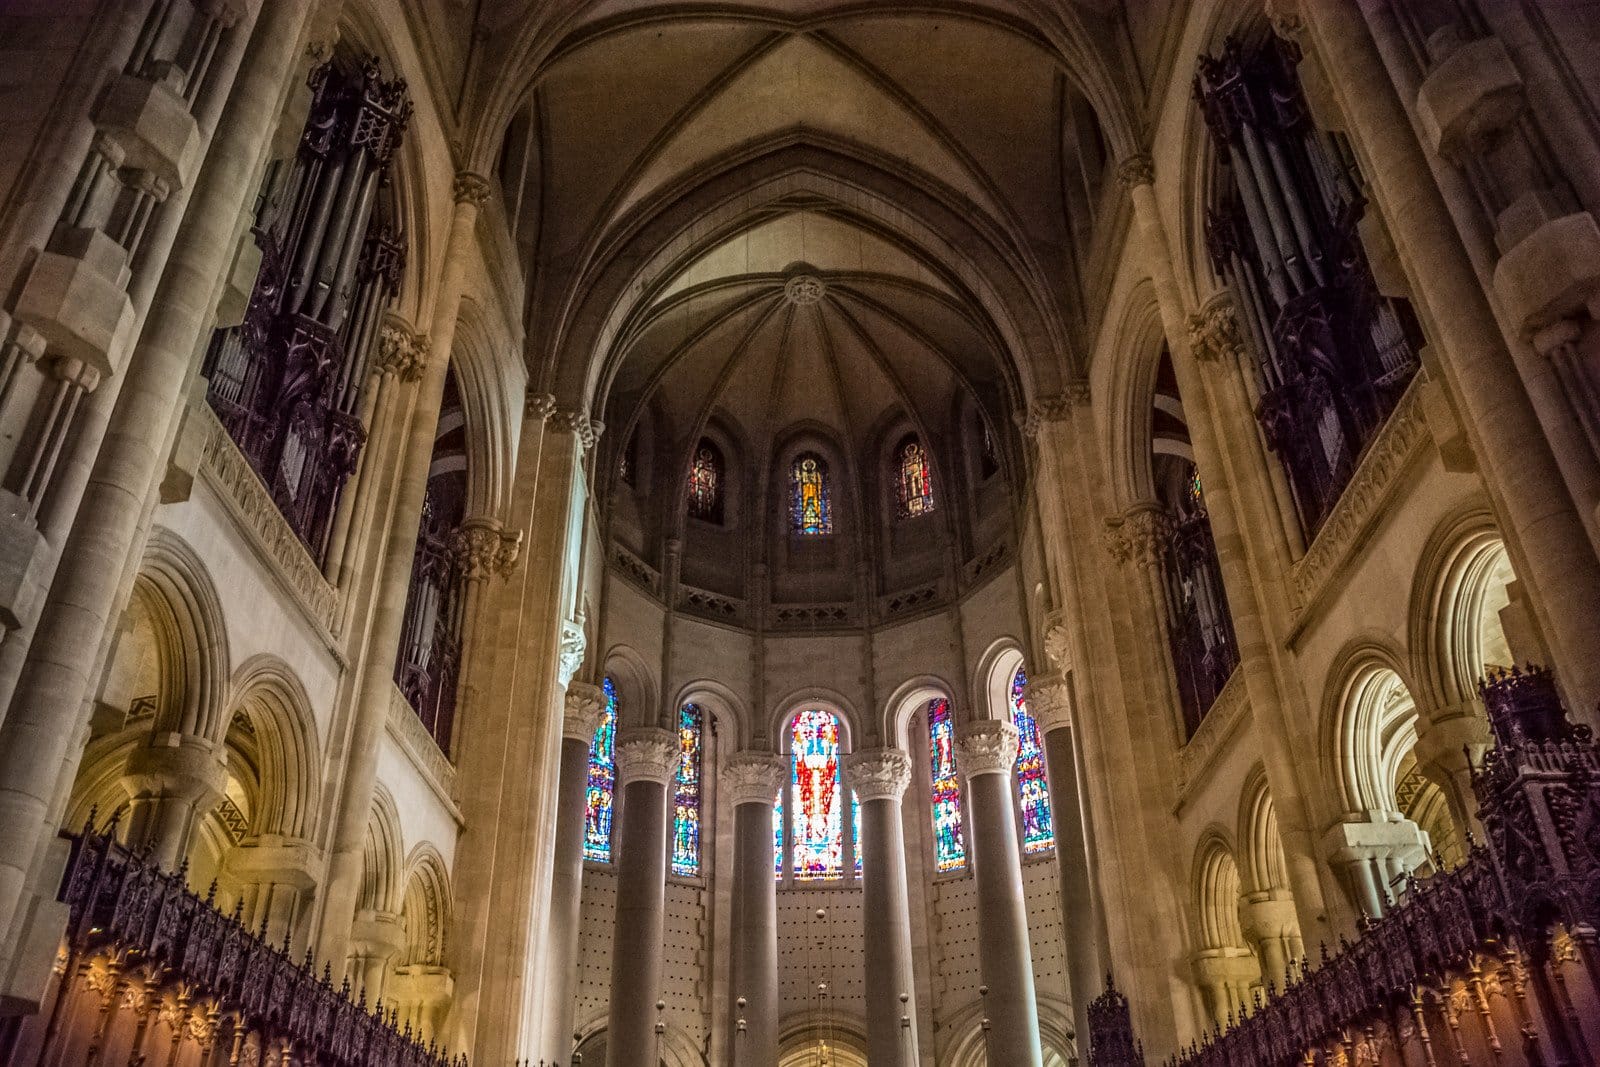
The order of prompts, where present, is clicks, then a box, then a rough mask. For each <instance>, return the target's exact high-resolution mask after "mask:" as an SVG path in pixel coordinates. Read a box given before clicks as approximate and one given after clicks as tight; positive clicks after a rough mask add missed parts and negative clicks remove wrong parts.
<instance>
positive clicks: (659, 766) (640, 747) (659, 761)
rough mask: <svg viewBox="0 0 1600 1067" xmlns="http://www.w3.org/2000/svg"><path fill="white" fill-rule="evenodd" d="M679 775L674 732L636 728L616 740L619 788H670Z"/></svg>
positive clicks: (676, 740) (651, 728) (624, 732)
mask: <svg viewBox="0 0 1600 1067" xmlns="http://www.w3.org/2000/svg"><path fill="white" fill-rule="evenodd" d="M677 773H678V735H677V734H675V733H673V732H672V731H671V730H663V729H661V728H660V727H658V726H635V727H633V728H632V729H629V730H626V731H623V732H622V733H621V734H620V735H619V736H618V737H617V781H618V782H619V783H620V784H622V785H626V784H627V783H629V782H655V783H656V784H658V785H670V784H671V783H672V779H673V776H674V775H676V774H677ZM774 793H776V791H774Z"/></svg>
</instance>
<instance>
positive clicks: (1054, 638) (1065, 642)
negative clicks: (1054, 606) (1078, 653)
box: [1044, 611, 1072, 674]
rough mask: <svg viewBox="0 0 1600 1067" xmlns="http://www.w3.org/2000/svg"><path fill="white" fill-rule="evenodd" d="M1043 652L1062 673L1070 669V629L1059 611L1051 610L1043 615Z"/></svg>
mask: <svg viewBox="0 0 1600 1067" xmlns="http://www.w3.org/2000/svg"><path fill="white" fill-rule="evenodd" d="M1044 654H1045V655H1046V656H1047V657H1048V658H1049V660H1050V663H1051V665H1052V666H1053V667H1055V669H1056V670H1058V671H1060V672H1061V673H1062V674H1065V673H1066V672H1067V671H1070V670H1071V669H1072V631H1071V630H1069V629H1068V628H1067V620H1066V617H1065V616H1063V615H1062V614H1061V612H1059V611H1052V612H1051V613H1050V614H1049V615H1047V616H1046V617H1045V620H1044Z"/></svg>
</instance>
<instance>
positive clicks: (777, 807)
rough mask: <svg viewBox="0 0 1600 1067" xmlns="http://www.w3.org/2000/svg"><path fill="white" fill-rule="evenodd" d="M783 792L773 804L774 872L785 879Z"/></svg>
mask: <svg viewBox="0 0 1600 1067" xmlns="http://www.w3.org/2000/svg"><path fill="white" fill-rule="evenodd" d="M783 794H784V790H783V789H782V788H780V789H779V790H778V802H777V803H776V804H774V805H773V806H772V872H773V873H774V874H776V875H777V876H778V880H779V881H782V880H783Z"/></svg>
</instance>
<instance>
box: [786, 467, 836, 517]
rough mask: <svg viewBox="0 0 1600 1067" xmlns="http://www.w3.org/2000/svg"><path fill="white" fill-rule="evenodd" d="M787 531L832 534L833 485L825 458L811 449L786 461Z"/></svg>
mask: <svg viewBox="0 0 1600 1067" xmlns="http://www.w3.org/2000/svg"><path fill="white" fill-rule="evenodd" d="M789 532H790V533H791V534H792V535H794V536H795V537H826V536H829V535H831V534H832V533H833V485H832V479H831V477H830V472H829V470H828V461H827V460H825V459H823V458H822V457H821V456H820V455H818V454H817V453H816V452H813V451H805V452H801V453H800V454H799V455H797V456H795V457H794V461H793V462H792V463H790V464H789Z"/></svg>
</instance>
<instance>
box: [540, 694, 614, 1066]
mask: <svg viewBox="0 0 1600 1067" xmlns="http://www.w3.org/2000/svg"><path fill="white" fill-rule="evenodd" d="M605 710H606V695H605V691H604V690H602V689H601V688H600V687H599V686H597V685H590V684H589V683H587V682H571V683H569V684H568V685H567V693H566V697H565V713H564V715H563V716H562V720H561V777H560V780H559V783H558V785H557V787H556V789H557V797H556V854H555V863H554V866H553V871H552V874H551V886H550V941H549V946H548V951H547V953H546V961H547V962H546V964H545V967H546V970H545V975H546V977H545V988H546V991H547V992H546V995H545V1043H546V1044H548V1045H552V1046H553V1047H552V1050H551V1055H553V1056H554V1062H556V1063H565V1062H566V1057H567V1054H568V1053H569V1052H570V1051H571V1049H572V1014H573V996H574V994H575V989H574V987H575V985H576V984H577V976H578V924H579V921H580V918H581V914H582V911H583V834H584V826H585V824H586V821H587V814H588V812H587V808H586V805H585V798H586V797H587V795H588V784H589V748H590V746H591V745H592V744H593V742H594V734H595V731H596V730H598V729H599V728H600V720H601V718H602V717H603V716H604V715H605Z"/></svg>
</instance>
